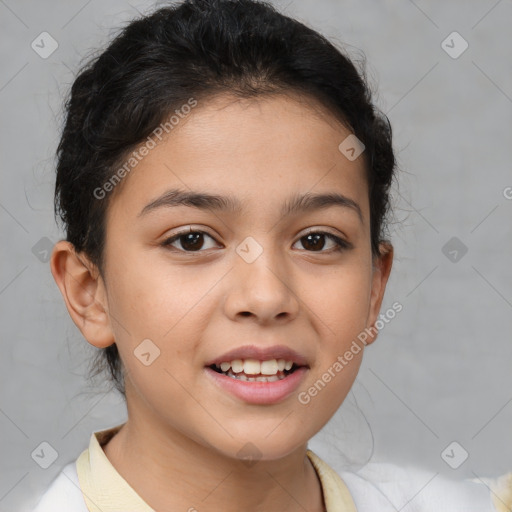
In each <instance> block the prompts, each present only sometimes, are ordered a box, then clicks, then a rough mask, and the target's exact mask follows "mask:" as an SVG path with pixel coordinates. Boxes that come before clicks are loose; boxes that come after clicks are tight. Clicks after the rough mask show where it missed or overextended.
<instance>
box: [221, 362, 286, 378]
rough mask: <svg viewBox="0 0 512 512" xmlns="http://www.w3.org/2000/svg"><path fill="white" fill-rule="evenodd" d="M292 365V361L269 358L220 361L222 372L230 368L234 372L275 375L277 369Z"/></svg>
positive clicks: (280, 369)
mask: <svg viewBox="0 0 512 512" xmlns="http://www.w3.org/2000/svg"><path fill="white" fill-rule="evenodd" d="M292 366H293V361H286V360H285V359H269V360H268V361H258V360H257V359H244V360H242V359H235V360H233V361H226V362H223V363H220V369H221V370H222V371H223V372H227V371H228V370H229V369H230V368H231V369H232V370H233V372H234V373H241V372H244V373H246V374H247V375H259V374H261V375H276V374H277V372H278V371H280V372H282V371H283V370H290V369H291V367H292ZM217 367H219V365H217Z"/></svg>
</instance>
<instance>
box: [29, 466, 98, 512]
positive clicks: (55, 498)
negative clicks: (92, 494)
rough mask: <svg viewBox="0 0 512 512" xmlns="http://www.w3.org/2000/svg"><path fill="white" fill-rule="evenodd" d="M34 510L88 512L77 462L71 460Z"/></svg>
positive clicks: (43, 511)
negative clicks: (79, 479)
mask: <svg viewBox="0 0 512 512" xmlns="http://www.w3.org/2000/svg"><path fill="white" fill-rule="evenodd" d="M32 512H88V511H87V507H86V505H85V501H84V498H83V494H82V491H81V489H80V483H79V481H78V474H77V470H76V462H70V463H69V464H68V465H67V466H65V467H64V468H63V469H62V471H61V472H60V473H59V474H58V475H57V476H56V477H55V479H54V480H53V481H52V482H51V484H50V486H49V487H48V489H47V490H46V492H45V493H44V494H43V496H42V497H41V498H40V499H39V501H38V502H37V505H36V507H35V508H34V509H33V511H32Z"/></svg>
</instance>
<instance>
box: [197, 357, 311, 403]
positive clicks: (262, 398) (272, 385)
mask: <svg viewBox="0 0 512 512" xmlns="http://www.w3.org/2000/svg"><path fill="white" fill-rule="evenodd" d="M205 370H206V373H207V374H208V375H210V376H211V378H213V380H214V382H215V383H216V384H217V385H218V386H220V387H221V388H222V389H223V390H225V391H228V392H229V393H231V394H232V395H234V396H236V397H237V398H240V399H241V400H243V401H244V402H247V403H250V404H275V403H277V402H281V401H282V400H284V399H285V398H287V397H288V396H289V395H291V394H292V393H293V392H294V391H295V390H296V389H297V388H298V387H299V385H300V383H301V382H302V380H303V379H304V376H305V375H306V372H307V371H308V369H307V368H306V367H304V366H303V367H301V368H297V369H296V370H295V371H294V372H293V373H290V374H289V375H288V376H287V377H285V378H284V379H281V380H276V381H275V382H258V381H253V382H249V381H244V380H238V379H233V378H232V377H228V376H226V375H224V374H222V373H218V372H216V371H215V370H212V369H211V368H209V367H205Z"/></svg>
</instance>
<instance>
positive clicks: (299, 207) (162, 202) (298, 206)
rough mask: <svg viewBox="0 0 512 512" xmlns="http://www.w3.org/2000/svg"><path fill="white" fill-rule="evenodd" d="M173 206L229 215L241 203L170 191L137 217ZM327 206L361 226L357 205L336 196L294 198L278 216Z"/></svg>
mask: <svg viewBox="0 0 512 512" xmlns="http://www.w3.org/2000/svg"><path fill="white" fill-rule="evenodd" d="M177 206H189V207H192V208H198V209H200V210H213V211H224V212H230V213H233V214H241V212H242V210H243V208H242V203H241V202H240V200H239V199H237V198H235V197H234V196H229V195H228V196H219V195H213V194H209V193H206V192H195V191H186V190H180V189H170V190H167V191H166V192H164V193H163V194H162V195H161V196H159V197H157V198H156V199H154V200H153V201H151V202H150V203H149V204H147V205H146V206H144V208H143V209H142V211H141V212H140V213H139V215H138V216H139V217H141V216H144V215H146V214H147V213H149V212H151V211H154V210H157V209H159V208H164V207H165V208H172V207H177ZM331 206H340V207H343V208H347V209H349V210H352V211H354V212H355V213H356V214H357V216H358V217H359V220H360V221H361V223H363V213H362V211H361V208H360V207H359V205H358V204H357V203H356V202H355V201H354V200H353V199H350V198H349V197H347V196H344V195H343V194H338V193H326V194H311V193H309V192H307V193H305V194H296V195H294V196H292V197H290V198H289V199H288V200H287V201H286V202H285V203H284V204H283V207H282V208H281V212H280V215H281V217H288V216H290V215H293V214H296V213H298V212H310V211H313V210H321V209H324V208H329V207H331Z"/></svg>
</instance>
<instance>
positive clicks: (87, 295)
mask: <svg viewBox="0 0 512 512" xmlns="http://www.w3.org/2000/svg"><path fill="white" fill-rule="evenodd" d="M50 267H51V271H52V274H53V278H54V279H55V282H56V283H57V286H58V287H59V289H60V292H61V293H62V297H63V298H64V302H65V303H66V307H67V309H68V312H69V315H70V316H71V318H72V320H73V322H74V323H75V325H76V326H77V327H78V329H80V332H81V333H82V334H83V336H84V338H85V339H86V340H87V341H88V342H89V343H90V344H91V345H94V346H95V347H98V348H105V347H108V346H109V345H112V343H114V342H115V340H114V335H113V332H112V329H111V326H110V320H109V316H108V307H107V295H106V289H105V285H104V282H103V279H102V278H101V276H100V274H99V271H98V269H97V268H96V267H95V266H94V265H93V264H92V263H91V262H90V261H89V259H88V258H87V257H86V256H85V255H84V254H83V253H80V254H77V253H76V252H75V248H74V246H73V244H71V243H70V242H67V241H65V240H60V241H59V242H57V243H56V244H55V246H54V248H53V251H52V255H51V259H50Z"/></svg>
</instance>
